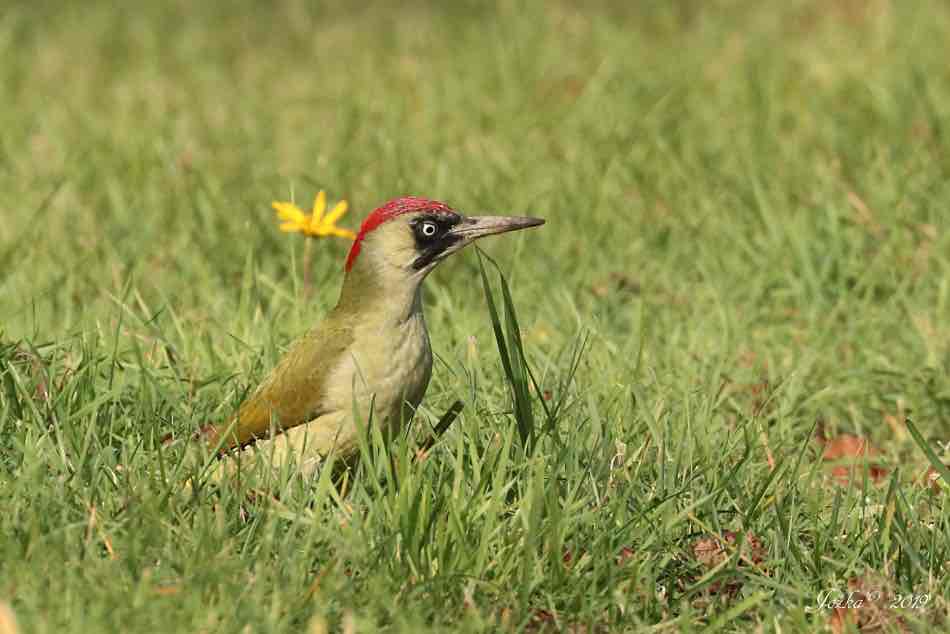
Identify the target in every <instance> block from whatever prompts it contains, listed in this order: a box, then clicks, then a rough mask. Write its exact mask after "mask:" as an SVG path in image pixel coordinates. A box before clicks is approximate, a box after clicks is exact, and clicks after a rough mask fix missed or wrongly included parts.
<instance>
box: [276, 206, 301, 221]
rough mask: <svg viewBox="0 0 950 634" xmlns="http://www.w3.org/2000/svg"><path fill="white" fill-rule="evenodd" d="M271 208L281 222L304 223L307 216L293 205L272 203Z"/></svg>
mask: <svg viewBox="0 0 950 634" xmlns="http://www.w3.org/2000/svg"><path fill="white" fill-rule="evenodd" d="M271 207H273V208H274V211H276V212H277V216H278V217H279V218H280V219H281V220H285V221H287V222H305V221H306V219H307V216H306V215H304V213H303V212H302V211H301V210H300V208H299V207H297V205H295V204H293V203H283V202H273V203H271Z"/></svg>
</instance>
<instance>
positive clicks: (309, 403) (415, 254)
mask: <svg viewBox="0 0 950 634" xmlns="http://www.w3.org/2000/svg"><path fill="white" fill-rule="evenodd" d="M543 223H544V220H542V219H539V218H518V217H503V216H470V217H466V216H463V215H462V214H460V213H458V212H456V211H455V210H453V209H452V208H450V207H449V206H447V205H445V204H443V203H440V202H437V201H434V200H427V199H424V198H414V197H407V198H397V199H395V200H392V201H389V202H388V203H386V204H385V205H383V206H382V207H380V208H378V209H376V210H375V211H373V212H372V213H371V214H370V215H369V216H367V218H366V219H365V220H364V221H363V224H362V226H361V227H360V230H359V233H358V234H357V237H356V240H355V242H354V243H353V246H352V248H351V249H350V252H349V255H348V256H347V259H346V267H345V277H344V280H343V288H342V290H341V292H340V299H339V301H338V302H337V305H336V307H335V308H334V309H333V310H332V311H330V313H329V314H328V315H327V316H326V318H325V319H324V320H323V321H321V322H320V323H318V324H317V325H316V326H315V327H314V328H312V329H311V330H310V331H309V332H307V333H306V334H305V335H303V336H302V337H301V338H300V339H299V340H297V341H296V342H295V343H294V344H293V345H292V346H291V348H290V349H289V350H288V352H287V353H286V354H285V355H284V357H283V358H282V359H281V360H280V362H279V363H278V364H277V366H276V367H275V368H274V369H273V370H272V371H271V373H270V374H269V375H268V376H267V378H265V379H264V381H263V382H262V383H261V384H260V386H259V387H258V388H257V390H256V391H255V392H254V393H253V394H252V395H251V396H250V397H249V398H248V399H247V400H246V401H245V402H244V403H243V404H242V405H241V406H240V408H239V409H238V412H237V414H236V415H235V416H234V417H233V418H232V419H231V420H230V421H229V422H228V423H227V424H225V425H223V426H219V427H213V426H212V427H210V428H206V429H205V430H204V436H205V438H206V439H207V441H208V442H210V443H211V444H212V446H213V447H215V448H216V449H217V450H218V451H219V453H220V454H222V455H224V454H227V453H229V452H231V451H233V450H236V449H238V448H243V447H245V446H247V445H251V444H254V443H256V445H257V446H256V449H260V448H262V446H263V448H265V449H266V450H267V451H266V453H265V455H266V456H268V457H271V459H272V460H273V461H274V463H275V464H280V463H281V462H282V461H284V460H287V459H288V457H290V455H292V456H293V459H294V460H295V461H296V463H297V466H298V468H299V469H300V470H301V472H303V473H304V474H308V473H312V472H313V471H314V470H315V468H316V467H317V466H318V465H319V464H320V462H321V461H322V460H323V459H324V458H325V457H326V456H327V455H328V454H330V453H333V454H334V456H335V457H336V458H340V459H343V460H344V461H346V462H349V461H350V460H351V459H352V458H353V457H354V456H355V455H356V453H357V452H358V450H359V434H360V433H361V429H365V427H364V426H365V424H366V421H368V420H371V421H372V424H373V425H382V426H383V427H382V428H381V431H384V432H385V433H384V434H383V437H384V438H391V437H393V434H394V433H395V432H398V431H399V430H400V429H402V428H403V426H404V425H405V424H407V423H408V421H409V420H410V419H411V417H412V415H413V413H414V411H415V409H416V408H417V407H418V406H419V403H420V402H421V401H422V397H423V395H424V394H425V391H426V387H427V386H428V384H429V377H430V376H431V374H432V351H431V349H430V347H429V334H428V332H427V331H426V323H425V318H424V317H423V314H422V298H421V287H422V282H423V280H424V279H425V278H426V276H427V275H428V274H429V273H430V272H431V271H432V269H434V268H435V267H436V266H438V264H439V262H441V261H442V260H443V259H445V258H446V257H447V256H449V255H451V254H452V253H455V252H456V251H459V250H460V249H462V248H463V247H465V246H466V245H468V244H470V243H472V242H473V241H475V240H477V239H478V238H481V237H484V236H489V235H493V234H497V233H504V232H506V231H514V230H517V229H524V228H527V227H535V226H538V225H541V224H543ZM258 441H263V442H258Z"/></svg>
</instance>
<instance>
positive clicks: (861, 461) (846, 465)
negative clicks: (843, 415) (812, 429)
mask: <svg viewBox="0 0 950 634" xmlns="http://www.w3.org/2000/svg"><path fill="white" fill-rule="evenodd" d="M818 439H819V442H821V443H822V444H823V445H824V450H823V451H822V454H821V459H822V460H824V461H825V462H834V463H838V464H834V465H832V466H831V470H830V474H831V477H832V479H833V480H834V481H835V482H836V483H838V484H840V485H841V486H848V485H849V484H854V485H857V486H860V484H861V482H862V481H863V476H864V465H865V463H869V464H868V477H869V478H870V479H871V481H872V482H873V483H874V484H877V483H879V482H880V481H881V480H883V479H884V478H886V477H887V474H888V470H887V469H886V468H884V467H882V466H881V465H880V464H879V462H878V461H874V462H870V459H871V458H875V457H878V456H880V455H881V451H880V450H879V449H877V448H876V447H873V446H872V445H871V443H870V441H869V440H868V439H867V438H863V437H861V436H855V435H854V434H839V435H838V436H835V437H833V438H825V436H824V430H823V429H820V431H819V436H818Z"/></svg>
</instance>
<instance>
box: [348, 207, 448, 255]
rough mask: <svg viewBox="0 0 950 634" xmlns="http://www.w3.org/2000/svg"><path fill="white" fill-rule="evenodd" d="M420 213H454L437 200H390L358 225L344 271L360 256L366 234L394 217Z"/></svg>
mask: <svg viewBox="0 0 950 634" xmlns="http://www.w3.org/2000/svg"><path fill="white" fill-rule="evenodd" d="M421 211H425V212H429V213H443V214H450V213H455V212H454V210H453V209H452V208H451V207H449V206H448V205H446V204H445V203H440V202H439V201H437V200H429V199H428V198H418V197H416V196H403V197H402V198H394V199H392V200H390V201H389V202H388V203H386V204H384V205H383V206H382V207H378V208H377V209H376V210H374V211H373V213H371V214H370V215H368V216H366V219H365V220H364V221H363V224H361V225H360V230H359V233H357V234H356V240H355V241H354V242H353V246H352V247H350V254H349V255H347V256H346V270H347V271H349V270H350V269H351V268H353V263H354V262H356V257H357V256H358V255H359V254H360V245H361V244H362V242H363V238H365V237H366V236H367V234H369V233H370V232H371V231H373V230H374V229H376V228H377V227H379V226H380V225H382V224H383V223H386V222H388V221H390V220H392V219H393V218H395V217H396V216H401V215H403V214H409V213H416V212H421Z"/></svg>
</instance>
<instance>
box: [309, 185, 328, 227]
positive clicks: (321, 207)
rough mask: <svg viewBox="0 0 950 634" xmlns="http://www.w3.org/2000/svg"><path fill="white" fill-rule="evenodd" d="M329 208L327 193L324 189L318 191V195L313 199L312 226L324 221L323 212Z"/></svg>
mask: <svg viewBox="0 0 950 634" xmlns="http://www.w3.org/2000/svg"><path fill="white" fill-rule="evenodd" d="M326 210H327V193H326V192H325V191H323V190H322V189H321V190H320V191H318V192H317V197H316V198H314V199H313V212H311V215H310V226H311V227H313V226H316V225H319V224H320V223H321V222H323V213H324V212H325V211H326Z"/></svg>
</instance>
